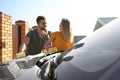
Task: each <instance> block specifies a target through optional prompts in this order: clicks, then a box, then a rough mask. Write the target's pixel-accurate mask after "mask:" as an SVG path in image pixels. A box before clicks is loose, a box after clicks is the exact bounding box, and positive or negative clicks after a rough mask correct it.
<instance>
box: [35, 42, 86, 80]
mask: <svg viewBox="0 0 120 80" xmlns="http://www.w3.org/2000/svg"><path fill="white" fill-rule="evenodd" d="M83 45H84V43H80V44H76V45H74V46H72V47H70V48H69V49H68V50H66V51H64V52H63V53H56V54H51V55H48V56H45V57H42V58H41V59H40V60H38V61H37V62H36V65H37V66H38V67H39V68H40V69H41V70H40V71H39V72H38V73H37V74H38V75H37V76H38V77H39V78H41V79H42V80H57V77H55V76H54V75H55V71H54V70H55V69H56V68H57V66H58V65H59V64H60V63H61V62H62V61H70V60H71V59H72V58H73V56H67V57H64V56H65V55H66V54H67V53H69V52H70V51H71V50H73V49H77V48H80V47H82V46H83Z"/></svg>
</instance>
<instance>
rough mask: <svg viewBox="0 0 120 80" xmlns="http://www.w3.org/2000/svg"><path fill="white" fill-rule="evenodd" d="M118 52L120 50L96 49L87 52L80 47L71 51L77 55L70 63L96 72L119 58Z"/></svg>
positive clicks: (87, 70)
mask: <svg viewBox="0 0 120 80" xmlns="http://www.w3.org/2000/svg"><path fill="white" fill-rule="evenodd" d="M115 52H116V53H115ZM118 52H120V50H116V51H112V50H95V51H91V52H86V51H83V50H79V49H78V50H76V51H73V52H71V53H72V54H75V55H74V58H73V60H72V61H70V63H71V64H72V65H74V66H75V67H77V68H79V69H81V70H84V71H86V72H95V71H98V70H101V69H103V68H105V67H107V66H108V65H110V64H111V63H113V62H114V61H115V60H116V59H118V58H119V56H120V54H118Z"/></svg>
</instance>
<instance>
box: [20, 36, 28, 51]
mask: <svg viewBox="0 0 120 80" xmlns="http://www.w3.org/2000/svg"><path fill="white" fill-rule="evenodd" d="M29 43H30V38H29V37H25V38H24V40H23V42H22V43H21V45H20V48H19V52H25V50H26V48H27V46H28V44H29Z"/></svg>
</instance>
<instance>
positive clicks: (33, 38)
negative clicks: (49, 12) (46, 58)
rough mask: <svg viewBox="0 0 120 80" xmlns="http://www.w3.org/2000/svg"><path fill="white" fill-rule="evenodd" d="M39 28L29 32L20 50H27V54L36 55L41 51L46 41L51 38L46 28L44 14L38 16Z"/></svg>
mask: <svg viewBox="0 0 120 80" xmlns="http://www.w3.org/2000/svg"><path fill="white" fill-rule="evenodd" d="M36 22H37V28H36V30H32V31H30V32H28V33H27V35H26V37H25V38H24V40H23V42H22V44H21V46H20V49H19V52H25V53H26V55H34V54H38V53H40V52H41V50H42V49H43V48H44V46H45V45H47V43H46V42H48V40H49V36H48V34H47V33H46V32H45V30H46V18H45V17H44V16H38V17H37V19H36Z"/></svg>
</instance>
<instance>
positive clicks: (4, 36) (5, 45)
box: [0, 12, 12, 61]
mask: <svg viewBox="0 0 120 80" xmlns="http://www.w3.org/2000/svg"><path fill="white" fill-rule="evenodd" d="M0 39H1V40H2V48H1V49H0V61H6V60H10V59H12V17H11V16H9V15H7V14H4V13H2V12H0Z"/></svg>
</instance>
